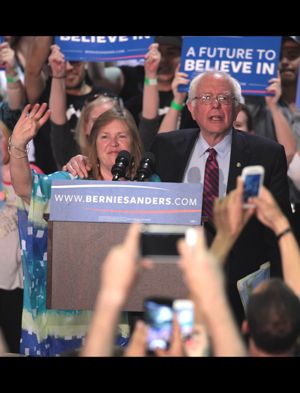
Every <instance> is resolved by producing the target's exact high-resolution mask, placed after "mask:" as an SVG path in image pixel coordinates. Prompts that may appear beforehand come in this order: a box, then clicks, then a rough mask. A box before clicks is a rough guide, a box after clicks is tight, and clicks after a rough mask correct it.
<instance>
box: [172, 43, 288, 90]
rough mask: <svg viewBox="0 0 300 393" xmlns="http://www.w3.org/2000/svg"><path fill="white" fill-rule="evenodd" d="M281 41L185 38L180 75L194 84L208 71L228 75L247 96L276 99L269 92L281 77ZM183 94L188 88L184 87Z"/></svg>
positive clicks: (181, 86) (181, 87)
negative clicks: (197, 78) (270, 96)
mask: <svg viewBox="0 0 300 393" xmlns="http://www.w3.org/2000/svg"><path fill="white" fill-rule="evenodd" d="M280 46H281V37H279V36H278V37H268V36H262V37H225V36H223V37H221V36H215V37H204V36H203V37H201V36H194V37H184V38H183V46H182V51H181V63H180V71H181V72H186V73H187V74H188V75H189V79H190V80H192V79H193V78H194V77H195V76H196V75H198V74H199V73H202V72H204V71H208V70H218V71H224V72H228V73H229V74H230V75H231V76H232V77H233V78H235V79H237V80H238V82H239V83H240V85H241V87H242V94H244V95H263V96H264V95H273V93H268V92H267V91H266V88H267V87H268V85H269V80H270V79H272V78H276V77H277V69H278V63H279V55H280ZM179 90H180V91H188V86H185V85H180V88H179Z"/></svg>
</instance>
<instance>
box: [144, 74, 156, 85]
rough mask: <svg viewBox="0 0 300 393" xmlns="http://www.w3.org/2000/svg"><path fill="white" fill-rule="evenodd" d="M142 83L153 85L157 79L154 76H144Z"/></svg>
mask: <svg viewBox="0 0 300 393" xmlns="http://www.w3.org/2000/svg"><path fill="white" fill-rule="evenodd" d="M144 83H145V85H147V86H155V85H157V79H156V78H153V79H150V78H147V77H146V76H145V79H144Z"/></svg>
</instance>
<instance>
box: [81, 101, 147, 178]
mask: <svg viewBox="0 0 300 393" xmlns="http://www.w3.org/2000/svg"><path fill="white" fill-rule="evenodd" d="M114 120H118V121H120V122H122V123H123V124H124V125H125V126H126V128H127V129H128V131H129V132H130V135H131V149H130V153H131V156H132V161H131V164H130V166H129V169H128V176H129V177H130V178H131V177H133V176H134V175H135V171H136V165H138V163H139V162H140V161H141V158H142V154H143V148H142V142H141V137H140V134H139V130H138V128H137V125H136V123H135V121H134V118H133V117H132V115H131V113H130V112H129V111H128V110H127V109H121V108H120V107H118V106H116V107H113V108H112V109H109V110H107V111H105V112H104V113H103V114H102V115H100V116H99V117H98V119H97V120H96V121H95V123H94V125H93V127H92V130H91V133H90V135H89V136H88V154H87V156H88V157H89V160H90V162H91V165H92V169H91V171H90V176H89V177H90V178H92V179H99V175H100V178H101V168H100V163H99V160H98V156H97V148H96V140H97V136H98V134H99V132H100V131H101V130H102V129H103V128H104V127H105V126H107V125H108V124H110V123H111V122H112V121H114Z"/></svg>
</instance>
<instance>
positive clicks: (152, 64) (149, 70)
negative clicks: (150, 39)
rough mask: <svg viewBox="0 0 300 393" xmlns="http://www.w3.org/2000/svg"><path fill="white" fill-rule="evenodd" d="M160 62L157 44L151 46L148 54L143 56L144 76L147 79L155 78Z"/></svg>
mask: <svg viewBox="0 0 300 393" xmlns="http://www.w3.org/2000/svg"><path fill="white" fill-rule="evenodd" d="M160 61H161V54H160V51H159V50H158V44H151V45H150V46H149V52H148V53H147V54H146V55H145V63H144V68H145V75H146V77H147V78H156V75H157V70H158V67H159V63H160Z"/></svg>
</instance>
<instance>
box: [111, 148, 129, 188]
mask: <svg viewBox="0 0 300 393" xmlns="http://www.w3.org/2000/svg"><path fill="white" fill-rule="evenodd" d="M130 161H131V156H130V154H129V153H128V151H127V150H122V151H120V153H119V154H118V155H117V158H116V162H115V164H114V165H113V167H112V168H111V173H112V175H113V178H112V180H114V181H116V180H119V178H120V177H125V174H126V168H127V167H128V165H129V163H130Z"/></svg>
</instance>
